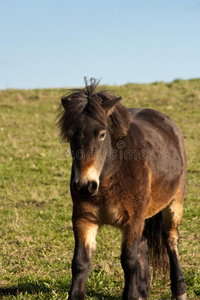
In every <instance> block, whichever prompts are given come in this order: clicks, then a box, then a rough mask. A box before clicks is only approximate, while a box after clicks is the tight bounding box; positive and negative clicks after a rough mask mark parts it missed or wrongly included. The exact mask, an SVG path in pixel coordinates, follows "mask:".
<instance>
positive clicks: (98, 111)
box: [58, 78, 132, 141]
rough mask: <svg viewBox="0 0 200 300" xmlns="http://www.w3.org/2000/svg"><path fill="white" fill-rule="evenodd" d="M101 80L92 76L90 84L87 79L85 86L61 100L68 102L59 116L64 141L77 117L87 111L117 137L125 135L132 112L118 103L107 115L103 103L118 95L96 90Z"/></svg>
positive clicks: (70, 92) (74, 90)
mask: <svg viewBox="0 0 200 300" xmlns="http://www.w3.org/2000/svg"><path fill="white" fill-rule="evenodd" d="M98 84H99V81H97V80H95V79H93V78H91V79H90V85H88V83H87V80H86V79H85V88H83V89H72V90H70V91H69V93H68V94H67V95H64V96H63V97H62V98H61V101H62V102H63V103H64V102H68V103H67V109H65V108H63V109H62V111H61V113H60V114H59V116H58V118H59V119H58V126H59V128H60V135H61V137H62V140H63V141H66V140H68V138H69V132H70V129H72V128H75V127H76V124H77V119H78V118H79V117H80V116H81V114H82V113H83V112H84V111H86V112H87V114H88V115H89V116H91V117H92V118H93V119H95V120H97V121H98V122H100V123H101V124H103V125H105V126H107V127H108V130H109V131H110V132H111V133H112V134H113V136H114V137H115V138H116V139H119V138H121V137H123V136H125V135H126V134H127V132H128V130H129V127H130V123H131V120H132V117H131V114H130V112H129V111H128V109H127V108H126V107H124V106H123V105H122V104H121V103H117V104H116V105H115V107H114V109H113V111H112V113H111V114H110V115H109V116H107V115H106V112H105V111H104V109H103V108H102V103H104V102H105V101H108V100H112V99H116V98H117V97H116V96H115V95H114V94H112V93H111V92H108V91H99V92H96V88H97V86H98Z"/></svg>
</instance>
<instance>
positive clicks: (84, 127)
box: [58, 79, 131, 197]
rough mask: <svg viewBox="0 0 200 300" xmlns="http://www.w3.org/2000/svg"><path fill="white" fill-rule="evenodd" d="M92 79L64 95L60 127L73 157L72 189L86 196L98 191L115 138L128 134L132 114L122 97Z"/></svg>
mask: <svg viewBox="0 0 200 300" xmlns="http://www.w3.org/2000/svg"><path fill="white" fill-rule="evenodd" d="M98 83H99V82H97V81H96V80H94V79H91V80H90V85H88V84H87V82H86V87H85V88H84V89H75V90H72V91H71V93H70V94H69V95H67V96H64V97H62V98H61V101H62V105H63V108H64V109H63V111H62V113H61V115H60V119H59V122H58V124H59V126H60V132H61V136H62V138H63V140H66V141H68V142H69V143H70V147H71V153H72V157H73V166H72V177H73V178H72V188H73V189H74V190H75V191H76V192H77V193H78V194H79V195H80V196H82V197H94V196H96V195H97V193H98V189H99V184H100V178H101V175H102V174H103V171H104V169H105V167H106V162H107V158H108V157H109V153H111V149H112V145H113V142H114V141H115V140H119V139H120V138H121V137H122V136H125V135H126V134H127V131H128V129H129V126H130V121H131V116H130V113H129V111H128V110H127V109H126V108H125V107H124V106H123V105H122V104H121V103H119V102H120V100H121V99H122V98H121V97H116V96H115V95H113V94H111V93H109V92H106V91H100V92H96V87H97V85H98Z"/></svg>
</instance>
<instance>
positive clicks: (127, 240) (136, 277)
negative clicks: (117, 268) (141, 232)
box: [121, 228, 149, 300]
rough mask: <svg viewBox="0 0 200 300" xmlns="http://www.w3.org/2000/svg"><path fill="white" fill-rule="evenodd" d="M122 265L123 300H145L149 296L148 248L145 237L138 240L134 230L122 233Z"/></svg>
mask: <svg viewBox="0 0 200 300" xmlns="http://www.w3.org/2000/svg"><path fill="white" fill-rule="evenodd" d="M122 234H123V240H122V253H121V264H122V268H123V270H124V277H125V286H124V292H123V300H145V299H147V298H148V294H149V264H148V246H147V240H146V238H145V237H142V238H140V237H139V238H138V235H136V234H134V228H132V229H131V228H128V230H125V231H122Z"/></svg>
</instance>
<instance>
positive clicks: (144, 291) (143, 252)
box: [137, 236, 150, 299]
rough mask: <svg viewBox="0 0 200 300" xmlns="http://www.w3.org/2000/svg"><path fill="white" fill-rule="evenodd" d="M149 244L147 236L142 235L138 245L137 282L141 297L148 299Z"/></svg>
mask: <svg viewBox="0 0 200 300" xmlns="http://www.w3.org/2000/svg"><path fill="white" fill-rule="evenodd" d="M148 252H149V249H148V244H147V238H146V237H144V236H143V237H142V239H141V241H140V243H139V247H138V272H137V284H138V291H139V294H140V295H141V296H142V298H141V299H147V298H148V296H149V288H150V284H149V261H148Z"/></svg>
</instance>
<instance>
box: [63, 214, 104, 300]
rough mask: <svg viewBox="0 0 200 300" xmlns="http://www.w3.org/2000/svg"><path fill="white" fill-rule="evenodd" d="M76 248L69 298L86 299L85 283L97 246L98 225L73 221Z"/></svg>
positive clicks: (72, 299) (73, 299)
mask: <svg viewBox="0 0 200 300" xmlns="http://www.w3.org/2000/svg"><path fill="white" fill-rule="evenodd" d="M73 228H74V237H75V250H74V257H73V260H72V284H71V290H70V293H69V298H68V299H69V300H84V299H85V283H86V280H87V276H88V272H89V267H90V260H91V257H92V252H93V251H94V250H95V247H96V235H97V231H98V225H96V224H93V223H90V222H88V221H79V220H76V221H74V222H73Z"/></svg>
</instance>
